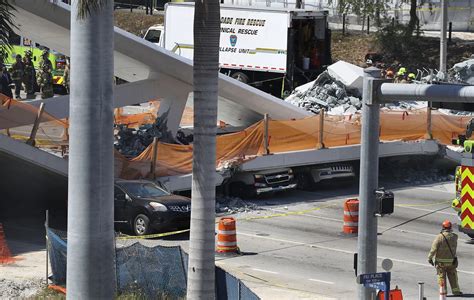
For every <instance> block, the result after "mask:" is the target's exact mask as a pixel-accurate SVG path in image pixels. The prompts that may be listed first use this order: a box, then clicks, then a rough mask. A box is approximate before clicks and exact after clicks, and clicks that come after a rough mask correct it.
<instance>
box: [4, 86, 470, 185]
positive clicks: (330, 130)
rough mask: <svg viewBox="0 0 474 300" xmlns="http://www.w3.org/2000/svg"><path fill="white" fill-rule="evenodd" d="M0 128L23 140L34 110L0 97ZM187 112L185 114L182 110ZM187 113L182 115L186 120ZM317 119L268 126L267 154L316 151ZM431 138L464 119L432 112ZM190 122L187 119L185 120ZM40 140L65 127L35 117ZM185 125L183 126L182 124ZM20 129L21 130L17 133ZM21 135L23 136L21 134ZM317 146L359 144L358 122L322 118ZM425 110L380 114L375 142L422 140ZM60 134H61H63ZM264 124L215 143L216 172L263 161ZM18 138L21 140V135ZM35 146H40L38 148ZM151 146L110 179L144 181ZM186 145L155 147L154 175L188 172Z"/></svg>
mask: <svg viewBox="0 0 474 300" xmlns="http://www.w3.org/2000/svg"><path fill="white" fill-rule="evenodd" d="M0 100H1V101H2V102H1V106H0V126H2V127H0V128H10V129H9V132H10V135H12V132H15V133H18V135H16V136H15V135H14V136H13V137H18V136H20V138H27V137H28V136H29V130H31V125H29V127H28V126H22V127H16V126H15V124H24V123H18V122H16V121H18V119H19V118H21V120H22V121H25V120H30V121H31V123H33V122H34V120H35V119H36V118H37V115H38V108H36V107H34V106H31V105H29V104H26V103H22V102H18V101H15V100H12V99H9V98H6V97H4V96H2V95H0ZM158 107H159V103H158V102H153V103H151V109H150V110H149V111H147V112H144V113H140V114H128V115H126V114H123V112H121V111H120V110H117V111H116V114H115V121H116V123H119V124H127V125H128V126H132V127H134V126H140V125H142V124H147V123H152V122H154V120H155V118H156V115H157V112H158ZM188 110H189V109H188ZM190 115H191V113H190V112H189V111H188V112H187V116H188V117H189V116H190ZM320 118H321V116H319V115H317V116H313V117H309V118H305V119H299V120H271V119H270V120H268V147H269V151H270V152H271V153H280V152H288V151H298V150H311V149H317V148H318V146H319V144H320V143H321V141H320V140H319V138H320V130H321V128H320ZM431 119H432V135H433V138H434V139H436V140H438V141H439V142H441V143H443V144H450V143H451V139H452V138H456V137H457V136H458V135H459V134H463V133H464V132H465V128H466V124H467V122H468V121H469V120H470V117H468V116H455V115H446V114H442V113H440V112H438V111H436V110H434V111H432V114H431ZM191 120H192V119H191ZM41 121H42V122H44V123H41V125H40V128H41V132H42V133H41V134H40V131H38V136H40V137H38V136H37V138H36V140H37V141H38V140H41V137H42V138H44V140H41V141H42V143H43V145H46V144H48V142H49V143H50V144H53V145H54V143H59V142H63V143H64V142H67V126H68V123H67V121H63V120H58V119H56V118H54V117H53V116H51V115H49V114H48V113H46V112H45V113H44V114H43V115H42V117H41ZM188 122H189V120H188ZM22 128H26V129H22ZM22 130H23V131H22ZM322 130H323V140H322V142H323V143H324V145H325V146H326V147H337V146H346V145H355V144H359V143H360V134H361V116H360V115H359V114H356V115H351V116H327V115H326V116H324V124H323V129H322ZM427 130H428V129H427V110H426V109H419V110H409V111H393V110H381V112H380V128H379V137H380V140H381V141H396V140H401V141H415V140H420V139H424V138H426V137H427ZM64 132H66V133H64ZM264 132H265V123H264V121H260V122H258V123H256V124H254V125H252V126H250V127H248V128H247V129H245V130H243V131H240V132H236V133H232V134H226V135H221V136H218V137H217V152H216V154H217V161H216V168H221V167H225V166H226V165H232V164H239V163H242V162H244V161H247V160H250V159H253V158H255V157H256V156H259V155H263V153H265V149H264V144H265V143H264ZM22 133H23V136H21V134H22ZM40 146H41V143H40ZM153 147H154V146H153V144H152V145H149V146H148V148H146V149H145V150H144V151H143V152H142V153H141V154H140V155H139V156H137V157H135V158H133V159H127V158H125V157H124V156H123V155H121V154H120V153H119V152H117V151H115V175H116V176H117V177H121V178H125V179H136V178H146V177H150V175H152V174H150V172H151V164H152V161H153V152H154V151H153ZM192 151H193V147H192V145H174V144H166V143H158V144H157V158H156V165H155V175H156V176H158V177H160V176H172V175H179V174H189V173H190V172H191V171H192Z"/></svg>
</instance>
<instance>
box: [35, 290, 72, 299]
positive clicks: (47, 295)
mask: <svg viewBox="0 0 474 300" xmlns="http://www.w3.org/2000/svg"><path fill="white" fill-rule="evenodd" d="M29 299H31V300H33V299H38V300H39V299H41V300H42V299H51V300H64V299H66V295H64V294H62V293H59V292H57V291H54V290H52V289H49V288H44V289H42V290H40V291H39V292H38V293H37V294H36V295H34V296H33V297H31V298H29Z"/></svg>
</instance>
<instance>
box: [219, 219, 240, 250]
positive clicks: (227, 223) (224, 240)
mask: <svg viewBox="0 0 474 300" xmlns="http://www.w3.org/2000/svg"><path fill="white" fill-rule="evenodd" d="M216 251H217V252H218V253H235V252H238V251H239V248H238V247H237V230H236V223H235V219H234V218H232V217H225V218H221V219H220V220H219V225H218V227H217V249H216Z"/></svg>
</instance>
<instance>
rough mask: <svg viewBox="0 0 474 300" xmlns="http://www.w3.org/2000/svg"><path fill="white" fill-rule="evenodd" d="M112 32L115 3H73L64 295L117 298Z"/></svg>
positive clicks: (77, 0)
mask: <svg viewBox="0 0 474 300" xmlns="http://www.w3.org/2000/svg"><path fill="white" fill-rule="evenodd" d="M98 1H99V2H98ZM100 1H101V2H100ZM94 3H95V6H94ZM97 3H99V4H97ZM87 4H89V5H90V6H89V8H90V9H86V10H84V5H86V7H87ZM113 36H114V31H113V1H103V0H73V1H72V6H71V65H72V69H71V94H70V131H69V133H70V142H69V145H70V152H69V154H70V156H69V189H68V193H69V194H68V199H69V202H68V253H67V299H112V298H113V297H114V296H115V264H114V258H115V254H114V248H115V244H114V228H113V224H114V223H113V221H114V220H113V180H114V178H113V49H114V44H113Z"/></svg>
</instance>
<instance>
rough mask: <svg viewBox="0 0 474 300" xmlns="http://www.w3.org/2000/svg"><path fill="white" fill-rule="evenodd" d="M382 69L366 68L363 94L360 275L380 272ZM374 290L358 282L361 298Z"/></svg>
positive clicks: (368, 299)
mask: <svg viewBox="0 0 474 300" xmlns="http://www.w3.org/2000/svg"><path fill="white" fill-rule="evenodd" d="M377 78H380V70H379V69H377V68H374V67H370V68H367V69H365V70H364V90H363V95H362V101H363V106H362V135H361V148H360V185H359V201H360V202H359V236H358V241H357V253H358V256H357V271H358V275H360V274H368V273H375V272H377V217H376V216H375V209H376V198H375V190H376V189H377V187H378V175H379V110H380V105H379V104H378V102H377V101H376V99H375V98H376V94H375V87H376V86H377V82H376V79H377ZM374 297H375V291H374V290H373V289H369V288H366V287H364V285H359V299H361V300H371V299H375V298H374Z"/></svg>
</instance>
